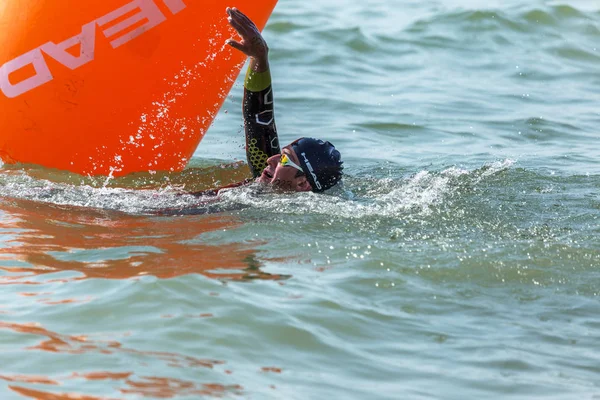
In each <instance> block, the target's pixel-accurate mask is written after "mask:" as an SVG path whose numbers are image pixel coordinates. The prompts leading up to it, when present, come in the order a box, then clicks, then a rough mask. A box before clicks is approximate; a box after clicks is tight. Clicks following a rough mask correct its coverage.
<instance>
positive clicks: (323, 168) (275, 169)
mask: <svg viewBox="0 0 600 400" xmlns="http://www.w3.org/2000/svg"><path fill="white" fill-rule="evenodd" d="M227 14H228V21H229V24H230V25H231V26H232V27H233V28H234V29H235V30H236V32H237V33H238V34H239V36H240V38H241V40H240V41H236V40H234V39H229V40H227V41H226V44H228V45H229V46H231V47H233V48H234V49H236V50H238V51H241V52H242V53H244V54H245V55H246V56H248V57H249V58H250V65H249V67H248V71H247V73H246V79H245V82H244V101H243V115H244V130H245V135H246V157H247V159H248V164H249V166H250V170H251V171H252V175H253V179H252V180H254V181H255V182H259V183H262V184H265V185H270V186H272V187H273V188H274V189H275V190H277V191H287V192H307V191H313V192H323V191H325V190H327V189H329V188H331V187H333V186H335V185H336V184H337V183H338V182H339V181H340V180H341V178H342V169H343V167H342V161H341V160H340V153H339V151H337V150H336V148H335V147H334V146H333V145H332V144H331V143H330V142H326V141H322V140H319V139H313V138H307V137H305V138H300V139H297V140H295V141H293V142H292V143H290V144H289V145H287V146H285V147H283V149H280V147H279V139H278V137H277V129H276V127H275V116H274V110H273V90H272V87H271V73H270V70H269V57H268V56H269V54H268V53H269V47H268V46H267V43H266V42H265V40H264V38H263V37H262V35H261V33H260V31H259V29H258V28H257V27H256V25H255V24H254V22H252V21H251V20H250V19H249V18H248V17H247V16H246V15H244V14H243V13H242V12H241V11H240V10H238V9H237V8H229V7H228V8H227ZM252 180H248V181H245V182H241V183H238V184H234V185H230V186H226V187H225V188H231V187H237V186H241V185H244V184H247V183H249V182H251V181H252ZM225 188H220V189H215V190H211V191H203V192H199V193H195V194H196V195H207V194H218V192H219V190H221V189H225Z"/></svg>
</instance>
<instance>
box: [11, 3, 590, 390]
mask: <svg viewBox="0 0 600 400" xmlns="http://www.w3.org/2000/svg"><path fill="white" fill-rule="evenodd" d="M265 37H266V39H267V40H268V42H269V44H270V48H271V53H270V54H271V64H272V65H271V67H272V73H273V79H274V90H275V101H276V119H277V123H278V128H279V133H280V138H281V142H282V143H287V142H289V141H292V140H293V139H296V138H297V137H300V136H316V137H320V138H324V139H328V140H330V141H331V142H333V143H334V144H335V145H336V146H337V147H338V148H339V149H340V151H341V152H342V154H343V157H344V160H345V174H346V175H345V179H344V184H343V186H342V187H339V188H337V189H335V190H332V191H331V192H330V193H328V194H325V195H315V194H312V193H304V194H273V193H268V192H266V193H265V192H261V191H259V190H256V188H255V187H252V186H251V187H247V188H242V189H237V190H232V191H229V192H226V193H225V194H224V195H223V196H222V197H221V198H220V199H219V200H218V201H216V202H211V203H208V204H206V203H202V202H201V201H200V200H199V199H198V198H195V197H192V196H189V195H185V194H182V193H184V192H185V191H186V190H200V189H202V188H208V187H211V186H213V185H218V184H225V183H230V182H233V181H236V180H240V179H243V178H244V177H246V176H247V174H248V171H247V169H246V167H245V166H244V165H243V160H244V157H245V155H244V148H243V146H244V141H243V130H242V117H241V95H242V89H243V86H242V81H241V78H240V80H238V82H237V84H236V86H235V87H234V89H233V91H232V92H231V94H230V96H229V97H228V98H227V99H226V102H225V105H224V107H223V108H222V110H221V112H220V114H219V115H218V117H217V119H216V121H215V123H214V124H213V126H212V128H211V129H210V131H209V132H208V134H207V136H206V137H205V139H204V141H203V142H202V143H201V145H200V146H199V148H198V150H197V152H196V153H195V156H194V158H193V160H192V161H191V163H190V165H189V167H188V168H187V169H186V170H185V171H184V172H182V173H177V174H174V173H170V174H166V173H155V174H136V175H134V176H130V177H126V178H120V179H99V178H84V177H79V176H76V175H73V174H68V173H64V172H59V171H53V170H47V169H44V168H40V167H35V166H3V167H2V168H1V169H0V399H2V400H13V399H15V400H18V399H44V400H48V399H49V400H65V399H85V400H97V399H204V398H207V399H208V398H226V399H238V398H239V399H298V400H302V399H367V400H370V399H374V400H375V399H556V400H559V399H560V400H564V399H577V400H581V399H600V340H599V339H600V238H599V236H600V163H599V160H600V134H599V133H600V132H599V127H600V3H599V2H598V1H592V0H580V1H575V0H562V1H550V0H530V1H515V0H509V1H507V0H502V1H500V0H489V1H474V0H424V1H417V0H406V1H398V0H391V1H390V0H369V1H359V0H344V1H342V0H328V1H325V2H314V1H300V0H282V1H280V2H279V5H278V6H277V8H276V10H275V13H274V14H273V16H272V18H271V20H270V22H269V24H268V26H267V28H266V30H265ZM165 208H169V209H171V210H175V211H174V212H171V213H162V214H161V212H160V210H162V209H165ZM177 210H185V212H181V213H182V214H185V215H177V214H178V213H177V212H176V211H177Z"/></svg>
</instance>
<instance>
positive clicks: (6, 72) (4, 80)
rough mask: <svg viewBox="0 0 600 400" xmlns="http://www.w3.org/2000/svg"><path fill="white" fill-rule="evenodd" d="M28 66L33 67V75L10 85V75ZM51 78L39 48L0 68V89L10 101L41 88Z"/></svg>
mask: <svg viewBox="0 0 600 400" xmlns="http://www.w3.org/2000/svg"><path fill="white" fill-rule="evenodd" d="M28 65H32V66H33V68H34V70H35V75H34V76H32V77H29V78H27V79H25V80H23V81H21V82H18V83H15V84H13V83H11V82H10V74H12V73H13V72H16V71H19V70H20V69H22V68H25V67H26V66H28ZM53 78H54V77H53V76H52V72H50V69H49V68H48V65H47V64H46V61H45V60H44V56H43V55H42V52H41V51H40V49H39V48H38V49H35V50H32V51H30V52H29V53H25V54H23V55H22V56H19V57H17V58H15V59H14V60H11V61H9V62H7V63H6V64H4V65H3V66H2V68H0V88H1V89H2V92H3V93H4V95H5V96H6V97H8V98H11V99H12V98H14V97H17V96H19V95H21V94H23V93H25V92H28V91H30V90H31V89H34V88H36V87H38V86H41V85H43V84H44V83H47V82H50V81H51V80H52V79H53Z"/></svg>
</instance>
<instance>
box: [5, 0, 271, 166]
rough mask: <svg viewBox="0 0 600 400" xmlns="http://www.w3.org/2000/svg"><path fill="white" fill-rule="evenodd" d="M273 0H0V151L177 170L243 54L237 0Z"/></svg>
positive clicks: (244, 6) (259, 10)
mask: <svg viewBox="0 0 600 400" xmlns="http://www.w3.org/2000/svg"><path fill="white" fill-rule="evenodd" d="M276 3H277V0H227V1H223V0H202V1H200V0H86V1H85V2H84V3H82V2H81V0H19V1H6V2H2V3H1V4H0V27H1V29H2V32H1V35H0V65H1V67H0V110H2V111H1V112H0V158H1V159H2V161H3V162H4V163H9V164H12V163H30V164H39V165H42V166H44V167H50V168H58V169H62V170H68V171H72V172H76V173H79V174H82V175H108V176H121V175H125V174H128V173H131V172H137V171H179V170H182V169H183V168H184V167H185V165H186V163H187V161H188V160H189V159H190V157H191V156H192V155H193V153H194V151H195V149H196V147H197V146H198V143H200V140H201V139H202V137H203V135H204V133H205V132H206V130H207V129H208V127H209V126H210V124H211V123H212V121H213V118H214V116H215V114H216V113H217V111H218V110H219V108H220V107H221V105H222V104H223V101H224V99H225V97H226V95H227V93H229V91H230V90H231V87H232V85H233V83H234V80H235V78H236V77H237V75H238V74H239V72H240V68H241V67H242V65H243V61H244V56H243V55H242V54H241V53H239V52H237V51H235V50H233V49H232V48H230V46H225V45H224V42H225V40H226V39H228V38H229V37H232V36H233V34H234V32H233V30H232V29H231V28H230V27H229V25H228V23H227V14H226V12H225V9H226V7H227V6H229V7H237V8H239V9H240V10H242V11H243V12H244V13H246V14H247V15H248V16H249V17H250V18H251V19H252V20H253V21H255V22H256V24H257V25H258V26H259V28H261V29H262V28H263V27H264V25H265V24H266V22H267V19H268V18H269V16H270V14H271V12H272V11H273V8H274V7H275V4H276Z"/></svg>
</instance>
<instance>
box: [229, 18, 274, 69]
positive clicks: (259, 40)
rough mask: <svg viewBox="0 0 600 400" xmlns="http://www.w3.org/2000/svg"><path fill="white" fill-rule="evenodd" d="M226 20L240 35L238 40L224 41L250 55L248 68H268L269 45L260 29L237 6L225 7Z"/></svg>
mask: <svg viewBox="0 0 600 400" xmlns="http://www.w3.org/2000/svg"><path fill="white" fill-rule="evenodd" d="M227 14H228V15H229V17H228V18H227V21H229V24H230V25H231V26H232V27H233V29H235V30H236V32H237V33H238V34H239V35H240V37H241V38H242V40H241V41H240V42H238V41H235V40H233V39H229V40H227V41H226V42H225V43H226V44H228V45H230V46H231V47H233V48H234V49H237V50H239V51H241V52H242V53H244V54H245V55H247V56H248V57H250V68H252V70H254V71H255V72H265V71H267V70H268V69H269V47H268V46H267V42H266V41H265V39H263V37H262V35H261V33H260V31H259V30H258V28H257V27H256V25H255V24H254V22H252V21H251V20H250V18H248V17H247V16H246V15H244V13H242V12H241V11H240V10H238V9H237V8H235V7H234V8H230V7H227Z"/></svg>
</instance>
